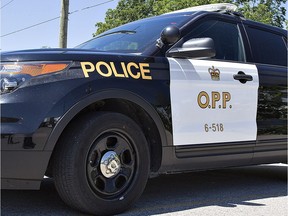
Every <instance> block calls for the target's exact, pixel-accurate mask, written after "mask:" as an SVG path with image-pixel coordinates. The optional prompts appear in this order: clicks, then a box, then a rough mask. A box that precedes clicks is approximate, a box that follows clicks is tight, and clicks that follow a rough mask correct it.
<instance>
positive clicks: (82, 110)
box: [0, 4, 287, 215]
mask: <svg viewBox="0 0 288 216" xmlns="http://www.w3.org/2000/svg"><path fill="white" fill-rule="evenodd" d="M0 74H1V99H0V102H1V157H2V166H1V169H2V170H1V171H2V176H1V177H2V182H1V183H2V188H4V189H39V188H40V183H41V180H42V179H43V177H44V175H46V176H49V177H52V178H53V179H54V182H55V186H56V188H57V191H58V192H59V195H60V196H61V198H62V199H63V200H64V201H65V202H66V203H67V204H68V205H70V206H71V207H73V208H76V209H78V210H80V211H82V212H86V213H92V214H99V215H104V214H106V215H111V214H116V213H120V212H122V211H124V210H126V209H128V208H129V207H130V206H131V205H132V204H133V203H134V202H135V201H136V200H137V198H138V197H139V196H140V195H141V193H142V191H143V190H144V188H145V184H146V182H147V179H148V177H149V176H152V175H155V174H161V173H173V172H180V171H181V172H184V171H193V170H204V169H216V168H223V167H232V166H244V165H252V164H262V163H275V162H277V163H278V162H280V163H281V162H282V163H287V31H285V30H284V29H280V28H276V27H272V26H268V25H264V24H261V23H257V22H253V21H250V20H246V19H245V18H244V17H243V16H242V15H241V14H239V13H237V12H235V6H234V5H231V4H216V5H208V6H207V5H206V6H201V7H193V8H188V9H184V10H180V11H175V12H172V13H168V14H164V15H161V16H156V17H151V18H147V19H143V20H139V21H136V22H132V23H129V24H126V25H123V26H120V27H117V28H114V29H112V30H109V31H107V32H105V33H103V34H101V35H99V36H97V37H96V38H94V39H92V40H90V41H88V42H86V43H83V44H81V45H79V46H78V47H76V48H75V49H46V50H44V49H39V50H24V51H11V52H4V53H2V54H1V68H0Z"/></svg>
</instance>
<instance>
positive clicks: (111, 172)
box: [100, 151, 121, 178]
mask: <svg viewBox="0 0 288 216" xmlns="http://www.w3.org/2000/svg"><path fill="white" fill-rule="evenodd" d="M120 169H121V162H120V159H119V157H118V155H117V154H116V152H114V151H108V152H106V153H105V154H104V155H103V157H102V158H101V162H100V170H101V173H102V174H103V176H105V177H106V178H113V177H114V176H116V175H117V174H118V173H119V172H120Z"/></svg>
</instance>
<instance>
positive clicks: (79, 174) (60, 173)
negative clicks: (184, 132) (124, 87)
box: [53, 113, 150, 215]
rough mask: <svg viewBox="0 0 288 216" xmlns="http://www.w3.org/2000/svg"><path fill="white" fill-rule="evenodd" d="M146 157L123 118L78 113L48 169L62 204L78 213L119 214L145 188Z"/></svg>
mask: <svg viewBox="0 0 288 216" xmlns="http://www.w3.org/2000/svg"><path fill="white" fill-rule="evenodd" d="M113 152H114V153H113ZM115 153H116V154H115ZM149 155H150V154H149V148H148V145H147V141H146V139H145V136H144V134H143V132H142V131H141V129H140V127H139V126H138V125H137V124H136V123H135V122H134V121H133V120H131V119H130V118H128V117H127V116H124V115H122V114H119V113H98V114H97V113H91V114H89V115H86V116H82V117H81V118H79V119H78V120H77V121H74V122H73V123H72V124H71V125H69V127H68V129H67V130H65V132H64V134H63V135H62V136H61V138H60V140H59V142H58V144H57V149H56V152H55V161H54V162H55V163H54V167H53V168H54V169H53V170H54V171H53V172H54V181H55V186H56V189H57V191H58V193H59V195H60V196H61V198H62V199H63V201H64V202H65V203H67V204H68V205H70V206H71V207H73V208H75V209H78V210H80V211H82V212H85V213H90V214H94V215H95V214H96V215H113V214H118V213H121V212H123V211H125V210H127V209H128V208H129V207H130V206H131V205H132V204H133V203H134V202H135V201H136V200H137V199H138V198H139V197H140V195H141V194H142V192H143V190H144V188H145V185H146V182H147V179H148V175H149V169H150V156H149ZM101 162H102V163H101ZM108 162H109V163H108ZM100 164H101V166H100Z"/></svg>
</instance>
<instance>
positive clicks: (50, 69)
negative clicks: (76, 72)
mask: <svg viewBox="0 0 288 216" xmlns="http://www.w3.org/2000/svg"><path fill="white" fill-rule="evenodd" d="M69 64H70V63H68V62H61V63H58V62H57V63H55V62H48V63H47V62H33V63H31V62H28V63H18V62H17V63H0V75H1V80H0V85H1V93H6V92H10V91H13V90H14V89H16V88H17V87H19V86H20V85H21V84H22V83H23V82H25V81H26V80H28V79H31V78H32V77H36V76H42V75H47V74H51V73H56V72H60V71H63V70H65V69H66V68H67V67H68V66H69Z"/></svg>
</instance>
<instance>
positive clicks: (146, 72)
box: [139, 63, 152, 80]
mask: <svg viewBox="0 0 288 216" xmlns="http://www.w3.org/2000/svg"><path fill="white" fill-rule="evenodd" d="M139 67H140V72H141V74H142V79H145V80H152V77H151V75H146V74H150V70H149V64H148V63H139ZM144 67H146V68H144Z"/></svg>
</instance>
